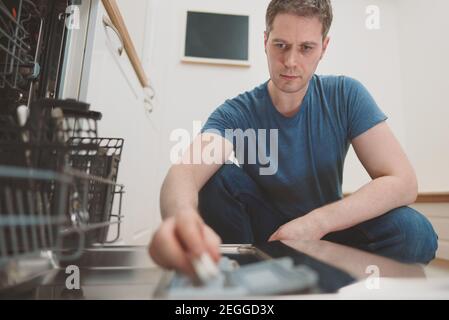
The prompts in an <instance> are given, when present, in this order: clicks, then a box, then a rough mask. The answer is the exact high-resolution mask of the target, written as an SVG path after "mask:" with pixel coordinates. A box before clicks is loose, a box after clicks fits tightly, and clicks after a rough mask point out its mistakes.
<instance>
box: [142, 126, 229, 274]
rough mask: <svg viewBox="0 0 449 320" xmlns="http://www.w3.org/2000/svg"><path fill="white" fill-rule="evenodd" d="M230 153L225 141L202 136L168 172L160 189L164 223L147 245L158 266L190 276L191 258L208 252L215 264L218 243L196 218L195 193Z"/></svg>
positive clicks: (206, 135)
mask: <svg viewBox="0 0 449 320" xmlns="http://www.w3.org/2000/svg"><path fill="white" fill-rule="evenodd" d="M211 144H212V145H211ZM206 147H207V152H204V151H205V148H206ZM203 153H204V155H203ZM231 153H232V144H231V143H230V142H229V141H228V140H226V139H224V138H223V137H221V136H219V135H217V134H212V133H203V134H201V135H199V136H197V137H196V138H195V140H194V142H193V143H192V144H191V145H190V147H189V149H188V150H187V151H186V152H185V153H184V155H183V157H182V159H181V161H180V162H179V163H177V164H174V165H173V166H172V167H171V168H170V170H169V172H168V174H167V176H166V178H165V180H164V183H163V185H162V188H161V196H160V203H161V214H162V218H163V222H162V224H161V226H160V227H159V229H158V230H157V231H156V233H155V235H154V237H153V239H152V241H151V244H150V255H151V257H152V258H153V260H154V261H155V262H156V263H158V264H159V265H161V266H163V267H166V268H174V269H178V270H181V271H183V272H185V273H187V274H190V275H193V269H192V266H191V263H190V261H191V259H192V258H195V257H199V256H200V255H201V254H203V253H205V252H207V253H209V254H210V255H211V256H212V258H213V259H214V260H215V261H218V259H219V257H220V254H219V244H220V239H219V237H218V235H217V234H216V233H215V232H214V231H213V230H212V229H211V228H210V227H208V226H207V225H206V224H205V223H204V222H203V220H202V218H201V216H200V214H199V211H198V193H199V191H200V190H201V188H202V187H203V186H204V185H205V184H206V182H207V181H208V180H209V179H210V177H212V175H214V173H215V172H217V170H218V169H219V168H220V167H221V166H222V165H223V163H224V162H225V161H226V160H227V159H228V158H229V156H230V154H231ZM206 157H207V158H206Z"/></svg>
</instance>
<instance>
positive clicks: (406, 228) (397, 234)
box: [361, 207, 438, 263]
mask: <svg viewBox="0 0 449 320" xmlns="http://www.w3.org/2000/svg"><path fill="white" fill-rule="evenodd" d="M361 228H362V229H363V230H364V231H365V232H366V233H367V234H368V236H370V237H371V238H372V240H373V242H372V244H371V246H372V247H371V249H372V250H373V251H376V250H382V249H383V248H385V251H386V252H388V250H389V249H388V248H387V246H390V247H391V248H390V249H391V253H392V256H393V257H395V258H398V259H400V260H402V261H404V262H413V263H428V262H430V261H431V260H432V259H433V258H435V253H436V250H437V248H438V237H437V235H436V233H435V231H434V229H433V227H432V225H431V223H430V222H429V220H428V219H427V218H426V217H425V216H424V215H422V214H421V213H419V212H418V211H416V210H415V209H413V208H410V207H399V208H396V209H393V210H391V211H389V212H387V213H386V214H385V215H383V216H381V217H379V218H376V219H373V220H370V221H368V222H367V223H363V224H361ZM382 247H383V248H382ZM395 255H396V256H395Z"/></svg>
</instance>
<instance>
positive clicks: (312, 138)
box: [201, 75, 387, 218]
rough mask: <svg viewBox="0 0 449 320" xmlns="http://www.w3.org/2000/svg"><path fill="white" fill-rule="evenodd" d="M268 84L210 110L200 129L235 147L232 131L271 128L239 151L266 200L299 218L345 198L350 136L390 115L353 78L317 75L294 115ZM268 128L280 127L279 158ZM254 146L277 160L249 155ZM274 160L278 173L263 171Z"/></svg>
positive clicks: (241, 159) (239, 157)
mask: <svg viewBox="0 0 449 320" xmlns="http://www.w3.org/2000/svg"><path fill="white" fill-rule="evenodd" d="M267 85H268V81H267V82H265V83H264V84H262V85H260V86H258V87H256V88H255V89H253V90H252V91H249V92H245V93H243V94H240V95H239V96H237V97H236V98H234V99H231V100H227V101H226V102H225V103H224V104H222V105H221V106H220V107H218V108H217V109H216V110H215V111H214V112H213V113H212V114H211V115H210V117H209V118H208V120H207V122H206V123H205V125H204V127H203V128H202V130H201V132H206V131H213V132H219V133H220V134H221V135H222V136H223V137H225V138H227V139H229V140H230V141H232V142H233V144H234V151H235V152H236V144H237V139H236V138H235V136H233V137H232V138H230V136H229V132H230V131H229V130H235V129H241V130H242V131H243V132H250V131H251V130H250V131H246V130H247V129H254V130H258V129H268V130H267V131H266V133H265V137H266V139H260V138H259V139H256V140H254V139H251V138H250V137H251V135H250V134H249V135H247V139H246V140H245V141H246V142H247V144H246V145H245V148H244V149H243V150H244V152H239V155H243V157H244V158H242V156H237V159H238V161H239V162H240V165H241V167H242V168H243V170H245V172H247V174H249V175H250V176H251V177H252V178H253V179H254V181H256V182H257V184H258V185H259V186H260V187H261V188H262V190H263V191H264V193H265V196H266V197H267V200H269V201H270V202H271V203H272V204H273V205H274V207H275V208H277V209H278V210H279V211H280V212H282V213H283V214H284V215H286V216H287V217H290V218H296V217H298V216H301V215H304V214H306V213H308V212H310V211H312V210H313V209H315V208H318V207H321V206H324V205H326V204H328V203H331V202H335V201H337V200H339V199H341V198H342V183H343V164H344V160H345V157H346V154H347V152H348V149H349V145H350V143H351V140H352V139H354V138H355V137H357V136H358V135H360V134H362V133H363V132H365V131H367V130H368V129H370V128H372V127H374V126H375V125H376V124H378V123H380V122H382V121H385V120H386V119H387V117H386V116H385V114H384V113H383V112H382V111H381V110H380V109H379V107H378V106H377V104H376V102H375V101H374V99H373V98H372V96H371V95H370V94H369V92H368V91H367V90H366V88H365V87H364V86H363V85H362V84H361V83H360V82H359V81H357V80H354V79H352V78H349V77H345V76H319V75H314V76H313V77H312V79H311V80H310V83H309V87H308V89H307V92H306V95H305V96H304V99H303V102H302V104H301V108H300V110H299V111H298V112H297V113H296V114H295V115H294V116H292V117H286V116H284V115H282V114H281V113H280V112H278V111H277V109H276V108H275V107H274V105H273V102H272V100H271V97H270V95H269V94H268V87H267ZM226 129H227V131H226ZM269 129H278V130H277V135H278V139H277V141H278V144H277V157H276V156H275V154H276V153H275V152H276V148H275V147H273V146H274V145H273V143H272V142H271V143H270V139H269V138H270V131H269ZM254 130H253V131H254ZM257 133H258V131H256V134H257ZM256 136H257V137H262V138H263V135H261V136H258V135H256ZM273 137H275V135H273ZM262 141H265V142H262ZM250 145H252V147H254V146H256V149H257V152H260V150H259V149H260V146H264V149H263V150H262V152H261V154H262V155H263V154H267V155H268V156H269V157H268V158H267V159H270V161H272V163H271V164H268V163H267V161H266V160H267V159H264V157H260V159H259V157H256V160H255V161H254V158H253V160H250V158H249V156H248V152H251V151H254V149H253V148H250ZM240 150H242V149H240ZM265 158H266V157H265ZM276 160H277V165H276V166H273V162H274V161H276ZM269 165H270V166H271V167H272V168H273V167H275V168H276V167H277V168H276V169H277V170H276V171H275V172H273V173H274V174H261V172H262V171H261V168H267V167H268V166H269Z"/></svg>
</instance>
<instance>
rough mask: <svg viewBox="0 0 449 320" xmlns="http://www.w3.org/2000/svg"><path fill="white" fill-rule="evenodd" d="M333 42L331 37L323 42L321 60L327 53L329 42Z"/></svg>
mask: <svg viewBox="0 0 449 320" xmlns="http://www.w3.org/2000/svg"><path fill="white" fill-rule="evenodd" d="M330 40H331V38H330V37H326V38H324V40H323V50H322V51H321V57H320V60H321V59H323V56H324V54H325V53H326V50H327V46H328V45H329V41H330Z"/></svg>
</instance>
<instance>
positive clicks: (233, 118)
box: [201, 100, 242, 143]
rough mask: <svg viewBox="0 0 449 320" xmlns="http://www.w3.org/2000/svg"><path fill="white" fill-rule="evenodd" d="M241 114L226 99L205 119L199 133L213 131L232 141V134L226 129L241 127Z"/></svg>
mask: <svg viewBox="0 0 449 320" xmlns="http://www.w3.org/2000/svg"><path fill="white" fill-rule="evenodd" d="M240 118H241V115H240V114H239V112H238V110H236V108H235V107H234V106H233V105H232V104H231V102H230V101H229V100H228V101H226V102H225V103H224V104H222V105H221V106H219V107H218V108H217V109H215V110H214V112H212V114H211V115H210V116H209V118H208V119H207V121H206V123H205V124H204V126H203V127H202V128H201V133H205V132H207V133H215V134H219V135H221V136H222V137H223V138H226V139H228V140H229V141H230V142H231V143H234V141H233V139H232V135H229V134H226V132H227V130H228V132H229V130H235V129H237V128H241V126H242V125H241V123H240V122H241V121H239V119H240Z"/></svg>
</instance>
